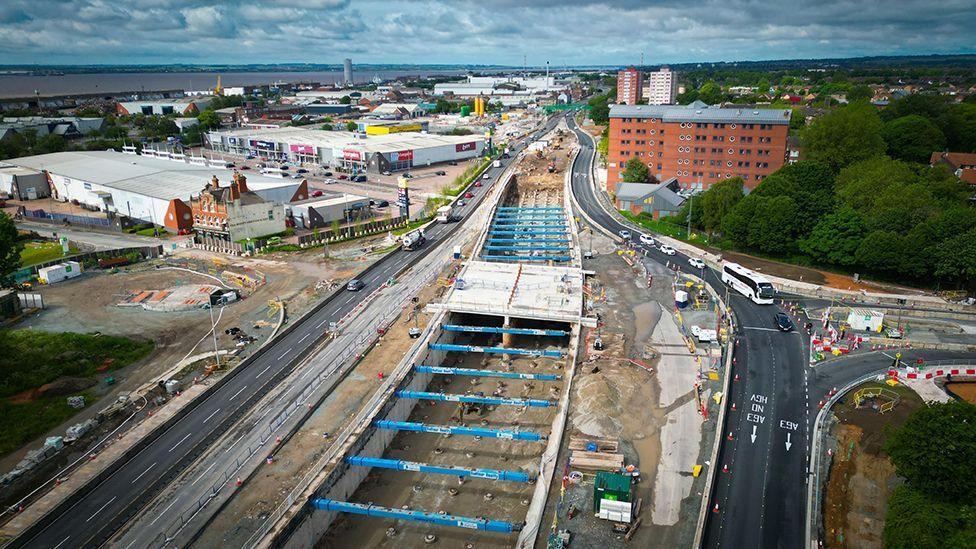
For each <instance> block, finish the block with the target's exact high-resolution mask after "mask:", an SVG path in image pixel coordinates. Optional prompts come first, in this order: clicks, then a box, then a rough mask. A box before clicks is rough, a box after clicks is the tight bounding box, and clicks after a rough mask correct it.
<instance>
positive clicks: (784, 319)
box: [773, 313, 793, 332]
mask: <svg viewBox="0 0 976 549" xmlns="http://www.w3.org/2000/svg"><path fill="white" fill-rule="evenodd" d="M773 324H775V325H776V328H778V329H779V330H780V331H781V332H792V331H793V321H792V320H790V317H788V316H786V313H776V316H774V317H773Z"/></svg>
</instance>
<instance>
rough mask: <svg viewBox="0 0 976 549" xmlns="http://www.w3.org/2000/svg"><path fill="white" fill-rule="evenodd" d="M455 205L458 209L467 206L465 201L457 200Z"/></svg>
mask: <svg viewBox="0 0 976 549" xmlns="http://www.w3.org/2000/svg"><path fill="white" fill-rule="evenodd" d="M457 205H458V208H463V207H465V206H467V205H468V201H467V200H458V202H457Z"/></svg>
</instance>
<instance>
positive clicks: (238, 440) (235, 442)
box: [227, 433, 247, 452]
mask: <svg viewBox="0 0 976 549" xmlns="http://www.w3.org/2000/svg"><path fill="white" fill-rule="evenodd" d="M246 436H247V433H244V434H243V435H241V438H239V439H237V440H235V441H234V444H231V445H230V446H229V447H228V448H227V451H228V452H230V451H231V450H233V449H234V446H237V443H238V442H240V441H242V440H244V437H246Z"/></svg>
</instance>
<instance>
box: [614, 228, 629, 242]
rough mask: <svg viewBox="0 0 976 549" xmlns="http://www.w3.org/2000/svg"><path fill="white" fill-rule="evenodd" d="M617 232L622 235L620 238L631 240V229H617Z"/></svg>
mask: <svg viewBox="0 0 976 549" xmlns="http://www.w3.org/2000/svg"><path fill="white" fill-rule="evenodd" d="M617 234H618V235H620V238H622V239H624V240H630V231H628V230H627V229H620V230H619V231H617Z"/></svg>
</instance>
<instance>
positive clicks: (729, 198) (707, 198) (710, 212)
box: [693, 177, 744, 235]
mask: <svg viewBox="0 0 976 549" xmlns="http://www.w3.org/2000/svg"><path fill="white" fill-rule="evenodd" d="M743 184H744V183H743V181H742V178H741V177H733V178H732V179H725V180H722V181H719V182H718V183H715V184H714V185H712V186H711V187H709V188H708V190H707V191H705V192H703V193H701V194H700V195H698V197H696V198H697V200H695V199H693V200H695V202H697V204H695V205H697V206H699V208H698V210H699V211H700V212H701V218H700V219H701V224H700V226H701V227H702V228H703V229H705V230H706V231H707V232H708V234H709V235H711V234H713V233H714V232H715V231H717V230H719V229H721V227H722V220H723V219H725V216H726V215H728V213H729V212H730V211H732V208H734V207H735V205H736V204H738V203H739V201H740V200H742V197H743V196H744V194H743V191H742V187H743Z"/></svg>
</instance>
